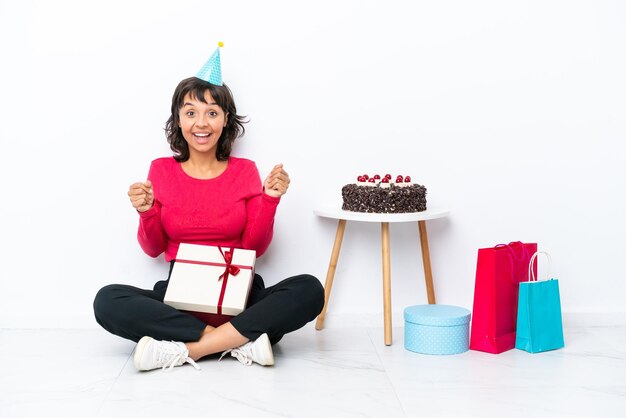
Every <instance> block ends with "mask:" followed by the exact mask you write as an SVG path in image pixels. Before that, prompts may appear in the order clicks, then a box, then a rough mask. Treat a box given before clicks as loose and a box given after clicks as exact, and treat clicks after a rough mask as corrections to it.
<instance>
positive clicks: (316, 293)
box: [296, 274, 324, 315]
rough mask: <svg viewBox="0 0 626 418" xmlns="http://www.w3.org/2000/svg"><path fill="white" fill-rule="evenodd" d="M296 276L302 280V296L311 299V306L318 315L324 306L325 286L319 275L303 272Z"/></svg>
mask: <svg viewBox="0 0 626 418" xmlns="http://www.w3.org/2000/svg"><path fill="white" fill-rule="evenodd" d="M296 278H297V280H298V281H299V282H300V287H301V290H302V296H303V297H305V298H306V299H307V300H308V301H310V303H311V306H312V307H313V308H315V311H317V313H316V315H317V314H319V313H320V312H321V311H322V309H323V308H324V287H323V286H322V284H321V283H320V281H319V280H318V279H317V277H315V276H312V275H310V274H301V275H299V276H296Z"/></svg>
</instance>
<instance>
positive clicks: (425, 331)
mask: <svg viewBox="0 0 626 418" xmlns="http://www.w3.org/2000/svg"><path fill="white" fill-rule="evenodd" d="M470 316H471V314H470V311H468V310H467V309H465V308H461V307H459V306H451V305H415V306H409V307H408V308H405V309H404V348H406V349H407V350H409V351H414V352H416V353H422V354H459V353H463V352H465V351H467V350H468V349H469V321H470Z"/></svg>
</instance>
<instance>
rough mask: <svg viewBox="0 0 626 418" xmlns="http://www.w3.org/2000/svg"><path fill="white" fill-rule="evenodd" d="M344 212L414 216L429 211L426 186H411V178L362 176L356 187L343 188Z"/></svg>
mask: <svg viewBox="0 0 626 418" xmlns="http://www.w3.org/2000/svg"><path fill="white" fill-rule="evenodd" d="M341 195H342V196H343V206H342V209H343V210H349V211H352V212H366V213H411V212H422V211H425V210H426V187H424V186H422V185H419V184H414V183H411V178H410V177H409V176H406V177H403V176H397V177H396V181H395V182H392V181H391V175H389V174H386V175H385V177H383V178H382V179H381V178H380V176H379V175H374V176H373V177H371V178H370V177H369V176H368V175H367V174H364V175H362V176H359V177H358V179H357V182H356V184H355V183H353V184H346V185H345V186H343V188H342V189H341Z"/></svg>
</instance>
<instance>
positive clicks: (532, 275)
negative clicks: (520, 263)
mask: <svg viewBox="0 0 626 418" xmlns="http://www.w3.org/2000/svg"><path fill="white" fill-rule="evenodd" d="M539 254H544V255H545V256H546V258H547V259H548V269H547V270H546V273H547V274H546V276H547V279H546V280H548V279H550V269H551V268H552V257H551V256H550V254H549V253H547V252H545V251H537V252H536V253H535V254H533V256H532V257H530V261H529V262H528V281H529V282H536V281H537V278H536V277H535V270H534V269H533V264H534V263H535V260H536V259H537V255H539Z"/></svg>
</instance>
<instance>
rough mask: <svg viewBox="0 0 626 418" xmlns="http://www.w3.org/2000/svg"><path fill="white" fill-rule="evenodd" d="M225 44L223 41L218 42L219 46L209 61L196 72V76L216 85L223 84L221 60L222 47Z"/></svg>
mask: <svg viewBox="0 0 626 418" xmlns="http://www.w3.org/2000/svg"><path fill="white" fill-rule="evenodd" d="M223 46H224V43H223V42H218V43H217V48H215V51H214V52H213V54H212V55H211V56H210V57H209V59H208V60H207V62H205V63H204V65H203V66H202V68H200V71H198V73H197V74H196V77H198V78H199V79H202V80H204V81H208V82H209V83H211V84H214V85H216V86H221V85H222V63H221V61H220V48H221V47H223Z"/></svg>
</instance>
